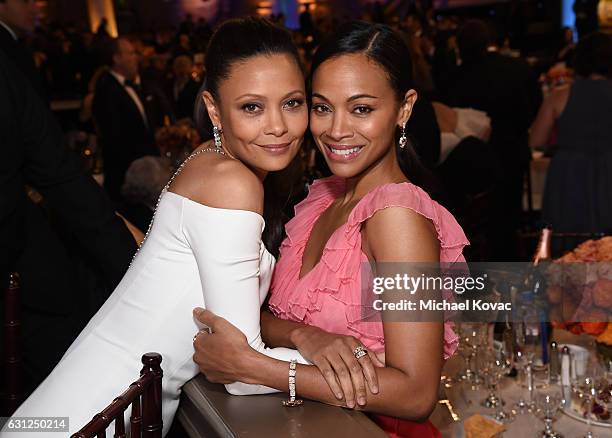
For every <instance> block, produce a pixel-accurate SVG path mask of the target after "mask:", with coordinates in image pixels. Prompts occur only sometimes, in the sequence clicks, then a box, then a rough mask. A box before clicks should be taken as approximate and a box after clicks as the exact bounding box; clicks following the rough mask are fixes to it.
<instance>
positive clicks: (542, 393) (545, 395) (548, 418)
mask: <svg viewBox="0 0 612 438" xmlns="http://www.w3.org/2000/svg"><path fill="white" fill-rule="evenodd" d="M535 404H536V411H535V415H536V416H537V417H538V418H539V419H540V420H542V421H543V422H544V430H543V431H541V432H540V433H539V434H538V437H540V438H563V435H561V434H560V433H559V432H556V431H555V430H554V429H553V427H552V423H553V421H555V419H556V415H557V413H558V412H559V409H560V408H561V407H562V406H563V405H564V404H565V400H564V399H563V396H562V392H561V387H559V386H557V385H550V386H547V387H545V388H542V389H541V390H539V391H538V393H537V394H536V397H535Z"/></svg>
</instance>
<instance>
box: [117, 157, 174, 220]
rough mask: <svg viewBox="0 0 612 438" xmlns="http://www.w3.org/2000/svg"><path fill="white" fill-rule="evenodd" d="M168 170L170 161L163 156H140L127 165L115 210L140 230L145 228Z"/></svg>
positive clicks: (165, 180)
mask: <svg viewBox="0 0 612 438" xmlns="http://www.w3.org/2000/svg"><path fill="white" fill-rule="evenodd" d="M172 172H173V168H172V163H171V162H170V160H169V159H168V158H165V157H155V156H146V157H142V158H139V159H137V160H135V161H133V162H132V164H130V167H128V170H127V173H126V174H125V182H124V183H123V187H121V195H122V196H123V199H124V202H123V203H122V204H121V205H120V206H119V207H118V209H117V210H118V211H119V213H121V215H122V216H124V217H125V218H126V219H127V220H128V221H130V222H131V223H133V224H134V225H135V226H136V227H137V228H138V229H139V230H141V231H142V232H146V231H147V229H148V228H149V224H150V223H151V219H152V218H153V211H154V210H155V205H156V204H157V199H158V198H159V194H160V193H161V191H162V189H163V188H164V186H165V185H166V183H167V182H168V180H169V179H170V177H171V176H172Z"/></svg>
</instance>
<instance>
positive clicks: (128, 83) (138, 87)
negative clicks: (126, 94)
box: [123, 79, 142, 96]
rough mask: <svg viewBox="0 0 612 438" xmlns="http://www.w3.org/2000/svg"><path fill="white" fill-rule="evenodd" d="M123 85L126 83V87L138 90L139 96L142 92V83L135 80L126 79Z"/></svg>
mask: <svg viewBox="0 0 612 438" xmlns="http://www.w3.org/2000/svg"><path fill="white" fill-rule="evenodd" d="M123 85H125V86H126V87H130V88H132V89H133V90H134V91H136V93H137V94H138V96H140V95H141V94H142V86H141V85H140V84H137V83H136V82H134V81H131V80H129V79H126V80H125V82H124V83H123Z"/></svg>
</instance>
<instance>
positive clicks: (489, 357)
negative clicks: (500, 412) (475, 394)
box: [477, 347, 504, 408]
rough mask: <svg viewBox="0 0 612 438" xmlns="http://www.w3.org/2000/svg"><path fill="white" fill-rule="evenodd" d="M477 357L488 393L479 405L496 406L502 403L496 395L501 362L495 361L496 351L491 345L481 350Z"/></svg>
mask: <svg viewBox="0 0 612 438" xmlns="http://www.w3.org/2000/svg"><path fill="white" fill-rule="evenodd" d="M477 359H478V360H479V362H480V366H479V367H478V369H479V371H480V372H481V373H482V375H483V377H484V381H485V384H486V386H487V387H488V388H489V394H488V395H487V397H486V398H485V399H484V400H482V401H481V402H480V405H481V406H484V407H486V408H497V407H498V406H499V405H503V403H504V402H503V400H502V399H500V398H499V397H498V395H497V385H498V383H499V377H500V374H499V367H501V363H497V357H496V351H495V349H494V348H493V347H488V348H486V349H484V350H483V351H481V352H480V353H479V355H478V357H477Z"/></svg>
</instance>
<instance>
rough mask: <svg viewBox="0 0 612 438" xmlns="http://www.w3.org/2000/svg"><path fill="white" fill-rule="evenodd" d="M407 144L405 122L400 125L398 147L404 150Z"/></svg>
mask: <svg viewBox="0 0 612 438" xmlns="http://www.w3.org/2000/svg"><path fill="white" fill-rule="evenodd" d="M407 144H408V138H407V137H406V122H404V124H403V125H402V135H401V136H400V139H399V147H400V148H402V149H404V148H405V147H406V145H407Z"/></svg>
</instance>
